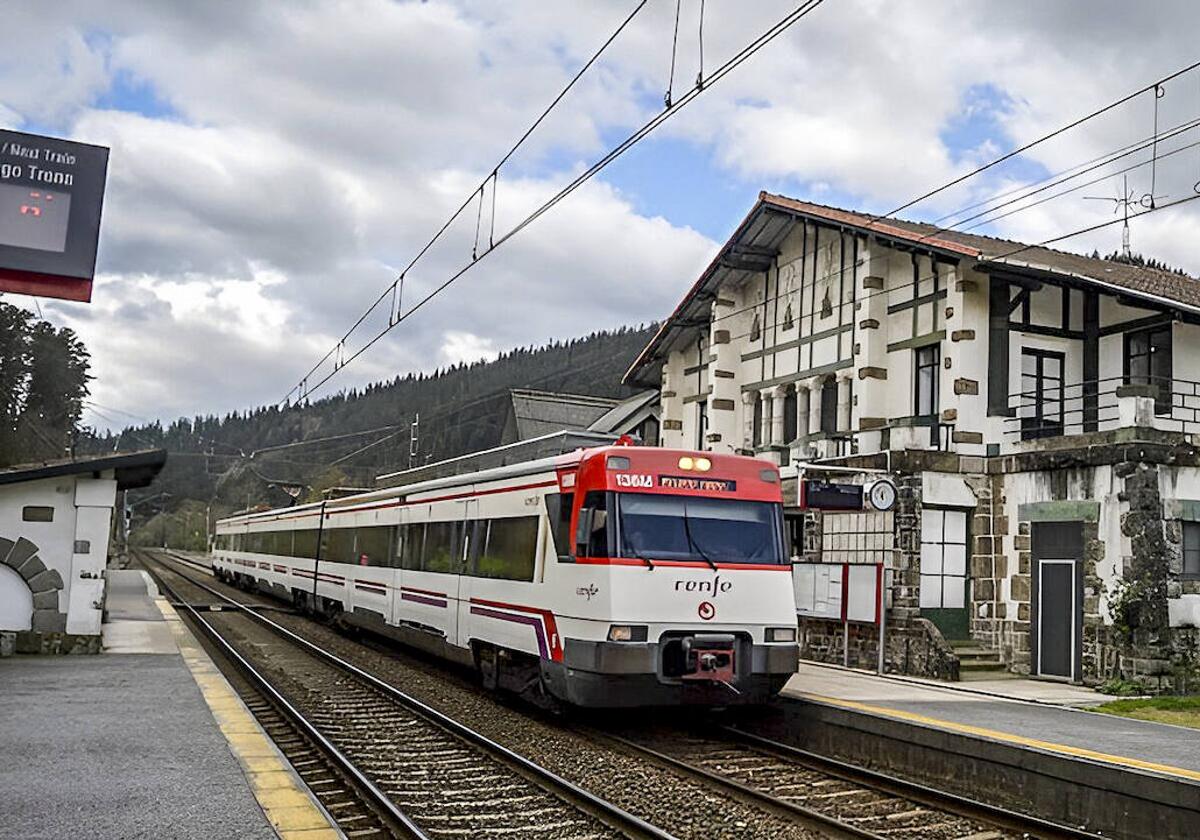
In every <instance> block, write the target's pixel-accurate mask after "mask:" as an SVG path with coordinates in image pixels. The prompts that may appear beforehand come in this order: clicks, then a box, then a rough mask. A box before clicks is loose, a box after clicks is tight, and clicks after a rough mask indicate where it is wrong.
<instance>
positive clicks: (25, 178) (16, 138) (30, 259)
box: [0, 130, 108, 301]
mask: <svg viewBox="0 0 1200 840" xmlns="http://www.w3.org/2000/svg"><path fill="white" fill-rule="evenodd" d="M107 175H108V149H106V148H104V147H103V146H92V145H88V144H86V143H76V142H73V141H70V140H60V139H57V138H53V137H41V136H38V135H35V134H26V133H23V132H19V131H4V130H0V291H8V292H17V293H20V294H29V295H40V296H44V297H58V298H67V299H70V300H84V301H86V300H90V299H91V284H92V278H93V276H94V274H95V271H96V247H97V245H98V243H99V239H100V214H101V210H102V208H103V204H104V187H105V181H106V179H107Z"/></svg>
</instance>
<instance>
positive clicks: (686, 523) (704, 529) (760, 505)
mask: <svg viewBox="0 0 1200 840" xmlns="http://www.w3.org/2000/svg"><path fill="white" fill-rule="evenodd" d="M616 502H617V546H618V550H619V552H620V555H621V556H622V557H636V558H641V559H649V560H652V561H653V560H699V561H701V562H708V563H765V564H782V563H784V562H786V557H785V556H784V551H783V539H782V533H781V530H780V521H779V519H780V512H779V505H777V504H774V503H772V502H751V501H744V500H741V499H712V498H705V497H698V496H667V495H657V494H656V495H651V494H649V493H617V494H616Z"/></svg>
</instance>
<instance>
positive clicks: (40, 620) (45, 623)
mask: <svg viewBox="0 0 1200 840" xmlns="http://www.w3.org/2000/svg"><path fill="white" fill-rule="evenodd" d="M32 629H33V630H34V631H36V632H38V633H65V632H66V630H67V617H66V616H65V615H63V614H62V613H60V612H59V611H58V610H34V611H33V624H32Z"/></svg>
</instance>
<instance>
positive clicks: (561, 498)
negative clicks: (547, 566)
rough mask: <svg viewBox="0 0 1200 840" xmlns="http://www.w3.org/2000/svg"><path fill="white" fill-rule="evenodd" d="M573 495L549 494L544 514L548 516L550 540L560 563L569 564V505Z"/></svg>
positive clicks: (572, 501)
mask: <svg viewBox="0 0 1200 840" xmlns="http://www.w3.org/2000/svg"><path fill="white" fill-rule="evenodd" d="M574 501H575V494H574V493H549V494H547V496H546V512H547V513H548V514H549V515H550V538H551V540H552V541H553V542H554V553H555V554H556V555H558V560H559V562H560V563H569V562H571V505H572V504H573V503H574Z"/></svg>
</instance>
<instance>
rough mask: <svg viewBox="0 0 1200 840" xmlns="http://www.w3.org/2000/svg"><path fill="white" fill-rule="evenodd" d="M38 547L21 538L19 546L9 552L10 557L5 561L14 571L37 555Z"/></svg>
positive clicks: (18, 541) (18, 542)
mask: <svg viewBox="0 0 1200 840" xmlns="http://www.w3.org/2000/svg"><path fill="white" fill-rule="evenodd" d="M37 550H38V549H37V546H36V545H34V544H33V543H31V542H30V541H29V540H27V539H25V538H24V537H21V538H20V539H19V540H17V544H16V545H14V546H13V547H12V549H11V550H10V551H9V552H8V557H7V559H6V560H5V561H4V562H5V563H7V564H8V565H10V566H12V567H13V568H14V569H19V568H21V564H22V563H24V562H25V561H26V560H28V559H29V558H30V557H32V556H33V555H35V554H37Z"/></svg>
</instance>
